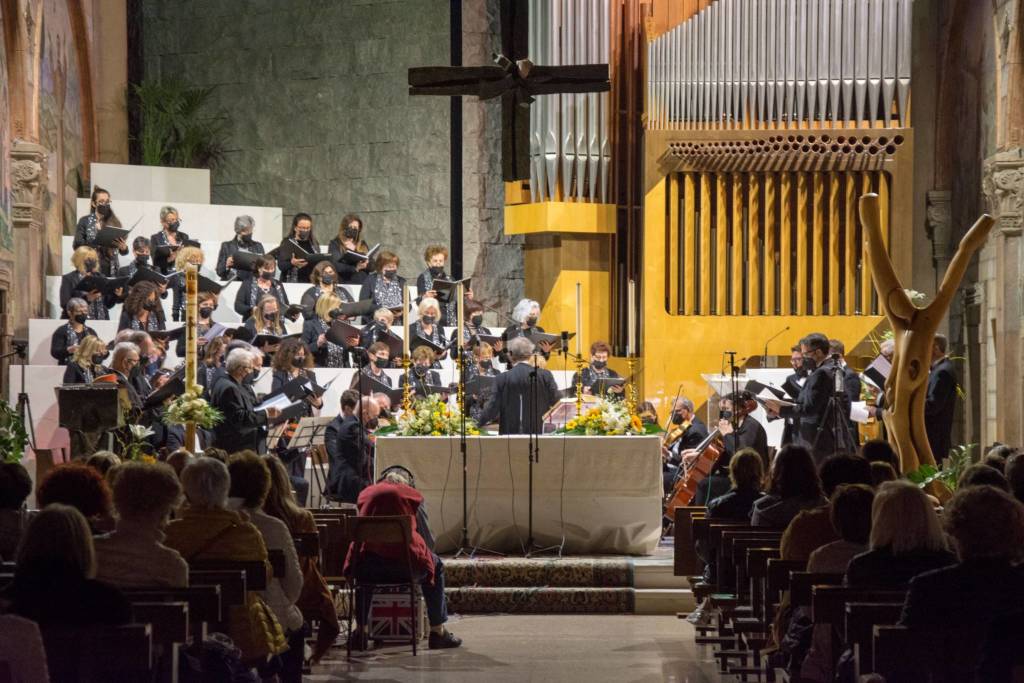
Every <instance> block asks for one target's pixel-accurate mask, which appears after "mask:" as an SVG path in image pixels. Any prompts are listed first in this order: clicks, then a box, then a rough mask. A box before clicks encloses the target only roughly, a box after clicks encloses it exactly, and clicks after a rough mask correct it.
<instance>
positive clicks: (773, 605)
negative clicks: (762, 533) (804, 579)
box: [764, 558, 807, 622]
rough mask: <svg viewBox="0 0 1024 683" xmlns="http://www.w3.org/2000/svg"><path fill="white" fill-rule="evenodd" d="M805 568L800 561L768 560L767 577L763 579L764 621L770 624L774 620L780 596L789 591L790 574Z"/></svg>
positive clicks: (803, 563)
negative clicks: (765, 612)
mask: <svg viewBox="0 0 1024 683" xmlns="http://www.w3.org/2000/svg"><path fill="white" fill-rule="evenodd" d="M806 566H807V563H806V562H803V561H800V560H783V559H779V558H772V559H769V560H768V576H767V577H766V578H765V593H764V605H765V610H766V611H767V612H768V613H767V614H766V615H765V617H766V621H768V622H771V621H772V620H773V619H774V618H775V610H776V609H777V607H778V605H779V604H780V602H781V601H782V594H783V593H785V592H786V591H787V590H789V577H790V574H792V573H793V572H797V571H803V570H804V568H805V567H806Z"/></svg>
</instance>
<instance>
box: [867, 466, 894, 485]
mask: <svg viewBox="0 0 1024 683" xmlns="http://www.w3.org/2000/svg"><path fill="white" fill-rule="evenodd" d="M897 479H899V475H897V474H896V470H894V469H893V468H892V465H890V464H889V463H887V462H878V461H875V462H872V463H871V486H873V487H874V488H878V487H879V486H881V485H882V484H884V483H885V482H887V481H896V480H897Z"/></svg>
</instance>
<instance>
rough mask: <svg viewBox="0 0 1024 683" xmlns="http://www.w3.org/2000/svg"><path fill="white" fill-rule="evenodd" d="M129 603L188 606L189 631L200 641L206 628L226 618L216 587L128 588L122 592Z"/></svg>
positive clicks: (225, 610) (225, 609) (218, 587)
mask: <svg viewBox="0 0 1024 683" xmlns="http://www.w3.org/2000/svg"><path fill="white" fill-rule="evenodd" d="M122 592H123V593H124V595H125V597H127V598H128V601H129V602H132V603H135V602H184V603H185V604H187V605H188V617H189V630H190V631H191V635H192V637H193V638H195V639H198V640H202V639H203V638H204V637H205V636H206V627H207V625H209V626H210V627H214V626H216V625H218V624H220V623H221V622H222V621H223V620H224V619H226V618H227V606H226V605H225V606H223V607H222V606H221V592H220V586H218V585H192V586H188V587H187V588H129V589H124V590H122Z"/></svg>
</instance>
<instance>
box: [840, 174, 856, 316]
mask: <svg viewBox="0 0 1024 683" xmlns="http://www.w3.org/2000/svg"><path fill="white" fill-rule="evenodd" d="M842 176H843V192H845V193H846V202H845V203H846V221H845V223H846V281H845V283H844V287H845V289H844V293H845V295H846V297H845V300H846V301H845V303H846V311H845V313H846V315H853V314H854V312H855V310H856V306H857V301H856V297H857V252H858V244H857V225H858V220H859V219H858V217H857V186H856V184H855V183H856V180H855V177H854V174H853V173H843V174H842Z"/></svg>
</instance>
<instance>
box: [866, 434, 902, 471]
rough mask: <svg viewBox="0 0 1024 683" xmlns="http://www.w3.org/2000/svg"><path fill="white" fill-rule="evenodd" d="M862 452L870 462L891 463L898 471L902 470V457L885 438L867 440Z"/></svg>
mask: <svg viewBox="0 0 1024 683" xmlns="http://www.w3.org/2000/svg"><path fill="white" fill-rule="evenodd" d="M860 454H861V455H862V456H864V459H865V460H867V461H868V462H885V463H889V465H891V466H892V468H893V470H895V471H896V472H897V473H898V472H899V471H900V457H899V456H898V455H896V451H895V450H893V447H892V444H890V443H889V442H888V441H886V440H885V439H871V440H870V441H865V442H864V443H863V444H862V445H861V447H860Z"/></svg>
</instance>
